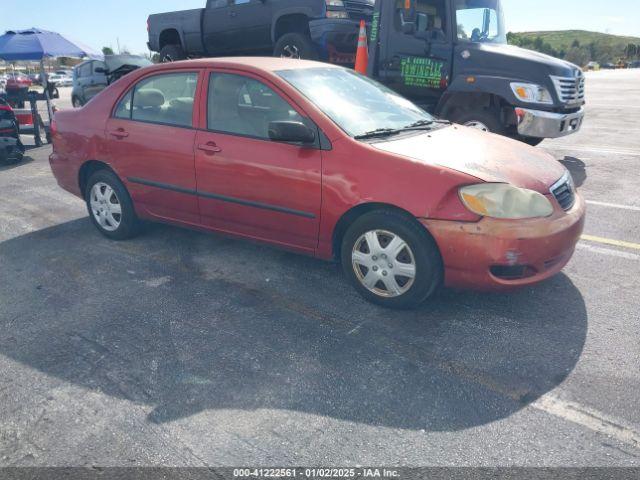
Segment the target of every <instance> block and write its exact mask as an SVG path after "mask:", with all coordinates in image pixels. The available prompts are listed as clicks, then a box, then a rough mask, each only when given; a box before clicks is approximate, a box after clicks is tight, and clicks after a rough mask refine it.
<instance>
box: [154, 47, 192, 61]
mask: <svg viewBox="0 0 640 480" xmlns="http://www.w3.org/2000/svg"><path fill="white" fill-rule="evenodd" d="M186 59H187V54H186V53H184V49H183V48H182V45H165V46H164V47H162V50H160V63H170V62H178V61H180V60H186Z"/></svg>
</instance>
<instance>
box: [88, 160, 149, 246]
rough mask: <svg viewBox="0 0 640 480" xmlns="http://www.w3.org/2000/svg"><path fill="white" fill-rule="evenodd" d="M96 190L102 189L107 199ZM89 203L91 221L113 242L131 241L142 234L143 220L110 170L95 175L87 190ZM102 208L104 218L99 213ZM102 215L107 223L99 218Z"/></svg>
mask: <svg viewBox="0 0 640 480" xmlns="http://www.w3.org/2000/svg"><path fill="white" fill-rule="evenodd" d="M94 189H96V190H99V191H100V192H101V194H102V195H103V197H102V198H101V197H100V196H97V195H95V193H96V190H94ZM109 189H110V190H109ZM111 193H113V195H112V194H111ZM114 195H115V198H114ZM107 197H108V198H107ZM85 201H86V203H87V210H88V212H89V218H91V222H92V223H93V224H94V226H95V227H96V228H97V229H98V231H99V232H100V233H101V234H102V235H104V236H105V237H107V238H109V239H111V240H127V239H129V238H133V237H135V236H136V235H137V234H138V233H139V232H140V225H141V224H140V220H139V219H138V217H137V215H136V212H135V210H134V208H133V202H132V201H131V197H130V196H129V192H127V189H126V188H125V186H124V185H123V184H122V182H121V181H120V179H119V178H118V177H117V176H116V175H115V174H114V173H113V172H111V171H110V170H98V171H97V172H95V173H94V174H93V175H91V177H90V178H89V181H88V182H87V187H86V190H85ZM117 206H119V208H117ZM98 208H102V209H104V210H103V213H104V215H100V214H99V213H98V211H97V209H98ZM118 210H119V211H120V213H117V211H118ZM109 214H110V215H109ZM101 216H102V218H103V220H101V221H98V217H101Z"/></svg>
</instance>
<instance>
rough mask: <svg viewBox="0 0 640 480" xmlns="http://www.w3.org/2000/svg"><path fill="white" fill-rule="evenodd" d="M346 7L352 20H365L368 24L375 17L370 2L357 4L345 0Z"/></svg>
mask: <svg viewBox="0 0 640 480" xmlns="http://www.w3.org/2000/svg"><path fill="white" fill-rule="evenodd" d="M344 6H345V8H346V9H347V12H348V13H349V18H351V20H356V21H358V22H359V21H360V20H364V21H366V22H370V21H371V17H372V16H373V5H372V4H371V3H368V2H357V1H354V0H345V2H344Z"/></svg>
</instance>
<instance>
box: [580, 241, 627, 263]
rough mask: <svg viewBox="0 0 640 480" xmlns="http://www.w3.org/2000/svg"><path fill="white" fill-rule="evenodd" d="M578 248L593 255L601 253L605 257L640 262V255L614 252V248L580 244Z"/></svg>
mask: <svg viewBox="0 0 640 480" xmlns="http://www.w3.org/2000/svg"><path fill="white" fill-rule="evenodd" d="M577 246H578V248H579V249H581V250H588V251H590V252H593V253H601V254H603V255H609V256H610V257H619V258H625V259H627V260H640V255H636V254H635V253H629V252H621V251H619V250H613V249H612V248H603V247H594V246H593V245H587V244H584V243H579V244H578V245H577Z"/></svg>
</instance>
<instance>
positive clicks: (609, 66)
mask: <svg viewBox="0 0 640 480" xmlns="http://www.w3.org/2000/svg"><path fill="white" fill-rule="evenodd" d="M616 68H617V67H616V66H615V64H613V63H611V62H607V63H603V64H602V69H603V70H615V69H616Z"/></svg>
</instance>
